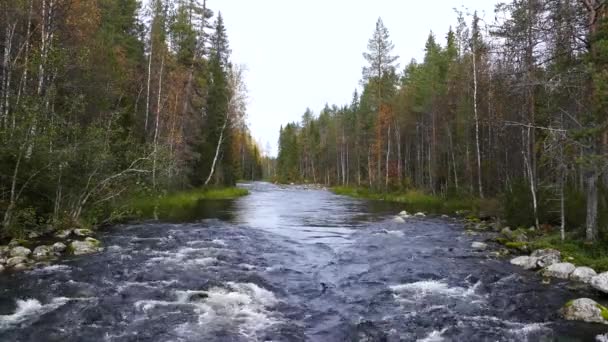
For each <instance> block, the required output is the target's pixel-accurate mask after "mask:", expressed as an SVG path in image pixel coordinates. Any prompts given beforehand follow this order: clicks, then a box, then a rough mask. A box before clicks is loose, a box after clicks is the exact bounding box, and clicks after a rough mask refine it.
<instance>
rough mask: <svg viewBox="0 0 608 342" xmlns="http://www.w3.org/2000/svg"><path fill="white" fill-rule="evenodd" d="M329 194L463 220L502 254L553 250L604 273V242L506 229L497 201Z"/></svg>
mask: <svg viewBox="0 0 608 342" xmlns="http://www.w3.org/2000/svg"><path fill="white" fill-rule="evenodd" d="M331 191H332V192H333V193H335V194H338V195H344V196H349V197H353V198H361V199H368V200H379V201H388V202H395V203H403V205H404V209H405V210H407V211H409V212H418V211H422V212H426V213H432V214H443V215H449V216H457V217H459V218H463V219H464V221H463V223H464V226H465V229H466V230H467V231H468V232H469V233H475V232H477V233H479V232H490V231H493V232H494V233H495V236H493V238H492V239H491V240H492V241H493V242H496V243H498V244H499V245H500V246H502V248H503V250H502V251H501V253H502V254H525V253H530V252H531V251H533V250H538V249H555V250H558V251H560V252H561V255H562V256H563V258H564V259H565V260H568V261H569V262H571V263H573V264H574V265H576V266H587V267H591V268H593V269H595V270H596V271H597V272H605V271H608V244H607V243H605V242H604V241H598V242H596V243H595V244H588V243H586V242H585V241H584V236H583V235H582V234H583V231H582V229H576V230H573V231H572V230H570V231H569V232H567V234H566V239H565V240H564V241H562V240H561V237H560V234H559V231H558V227H554V226H551V225H549V224H543V225H541V228H540V229H537V228H535V227H530V228H525V227H516V228H512V227H509V226H507V225H505V224H503V222H505V221H506V220H505V219H504V217H503V212H504V210H503V209H502V208H501V207H502V204H501V203H500V201H499V200H497V199H483V200H482V199H479V198H475V197H460V198H447V199H445V198H442V197H439V196H433V195H429V194H426V193H424V192H421V191H415V190H410V191H407V192H375V191H371V190H369V189H366V188H356V187H333V188H331ZM496 234H498V235H496ZM505 251H508V253H505Z"/></svg>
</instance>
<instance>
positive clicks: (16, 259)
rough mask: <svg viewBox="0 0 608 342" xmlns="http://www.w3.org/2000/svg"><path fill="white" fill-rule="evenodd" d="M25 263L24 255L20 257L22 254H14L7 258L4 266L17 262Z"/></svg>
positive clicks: (15, 264)
mask: <svg viewBox="0 0 608 342" xmlns="http://www.w3.org/2000/svg"><path fill="white" fill-rule="evenodd" d="M25 263H27V258H26V257H22V256H16V257H12V258H10V259H8V260H7V261H6V266H8V267H15V266H17V265H19V264H25Z"/></svg>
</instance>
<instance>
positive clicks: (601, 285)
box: [589, 272, 608, 293]
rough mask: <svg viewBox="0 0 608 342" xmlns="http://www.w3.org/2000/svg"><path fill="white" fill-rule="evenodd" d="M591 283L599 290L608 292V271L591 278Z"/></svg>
mask: <svg viewBox="0 0 608 342" xmlns="http://www.w3.org/2000/svg"><path fill="white" fill-rule="evenodd" d="M589 284H591V286H592V287H593V288H594V289H596V290H598V291H601V292H604V293H608V272H604V273H600V274H598V275H596V276H595V277H593V278H591V281H590V282H589Z"/></svg>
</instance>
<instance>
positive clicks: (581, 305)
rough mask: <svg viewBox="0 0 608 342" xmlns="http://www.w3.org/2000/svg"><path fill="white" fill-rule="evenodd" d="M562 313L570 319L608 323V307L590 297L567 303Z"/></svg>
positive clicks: (565, 317)
mask: <svg viewBox="0 0 608 342" xmlns="http://www.w3.org/2000/svg"><path fill="white" fill-rule="evenodd" d="M561 314H562V316H563V317H564V319H567V320H569V321H583V322H587V323H602V324H608V320H607V319H608V309H606V308H605V307H604V306H602V305H600V304H598V303H597V302H596V301H594V300H592V299H589V298H579V299H575V300H572V301H570V302H568V303H566V305H565V306H564V307H563V308H562V310H561Z"/></svg>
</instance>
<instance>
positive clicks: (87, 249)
mask: <svg viewBox="0 0 608 342" xmlns="http://www.w3.org/2000/svg"><path fill="white" fill-rule="evenodd" d="M100 244H101V243H100V242H99V241H98V240H95V239H93V238H90V237H88V238H86V239H85V240H84V241H72V243H70V249H71V250H72V253H73V254H74V255H83V254H91V253H96V252H98V251H99V245H100Z"/></svg>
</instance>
